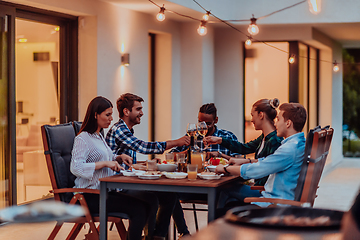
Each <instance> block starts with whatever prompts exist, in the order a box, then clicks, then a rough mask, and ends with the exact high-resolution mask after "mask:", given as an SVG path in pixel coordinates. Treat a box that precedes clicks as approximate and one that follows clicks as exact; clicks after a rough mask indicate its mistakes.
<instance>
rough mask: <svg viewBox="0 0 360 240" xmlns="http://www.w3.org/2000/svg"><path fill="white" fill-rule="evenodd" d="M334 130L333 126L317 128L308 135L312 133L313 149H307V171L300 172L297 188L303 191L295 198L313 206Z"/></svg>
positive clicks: (305, 164)
mask: <svg viewBox="0 0 360 240" xmlns="http://www.w3.org/2000/svg"><path fill="white" fill-rule="evenodd" d="M333 132H334V129H332V128H322V129H315V130H314V131H313V132H312V133H311V134H310V133H309V136H308V137H310V138H311V135H312V139H309V142H310V141H311V142H312V143H311V149H309V147H308V148H307V149H305V158H304V165H303V166H305V168H306V171H303V169H302V172H301V173H300V176H299V179H298V186H297V189H296V190H299V189H298V188H301V193H300V194H299V191H298V192H296V193H297V194H299V195H295V200H298V201H300V202H303V203H310V205H311V206H313V205H314V201H315V198H316V197H317V196H316V191H317V189H318V184H319V181H320V178H321V174H322V172H323V170H324V166H325V162H326V158H327V155H328V153H329V149H330V144H331V140H332V135H333ZM305 148H306V147H305ZM309 151H310V152H309ZM309 153H310V154H309ZM304 173H305V174H304Z"/></svg>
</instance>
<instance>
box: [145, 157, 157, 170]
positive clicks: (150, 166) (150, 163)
mask: <svg viewBox="0 0 360 240" xmlns="http://www.w3.org/2000/svg"><path fill="white" fill-rule="evenodd" d="M146 170H148V171H156V159H152V160H150V159H148V160H146Z"/></svg>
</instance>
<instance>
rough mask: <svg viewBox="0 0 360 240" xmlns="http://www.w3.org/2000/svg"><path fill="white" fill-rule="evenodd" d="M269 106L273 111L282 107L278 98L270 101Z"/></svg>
mask: <svg viewBox="0 0 360 240" xmlns="http://www.w3.org/2000/svg"><path fill="white" fill-rule="evenodd" d="M269 104H270V106H271V107H272V108H273V109H276V108H277V107H278V106H279V105H280V101H279V99H277V98H273V99H270V100H269Z"/></svg>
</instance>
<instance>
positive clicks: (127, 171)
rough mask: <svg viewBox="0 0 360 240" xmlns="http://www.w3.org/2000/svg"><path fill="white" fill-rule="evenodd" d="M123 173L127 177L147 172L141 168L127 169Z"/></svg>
mask: <svg viewBox="0 0 360 240" xmlns="http://www.w3.org/2000/svg"><path fill="white" fill-rule="evenodd" d="M121 173H122V175H124V176H125V177H133V176H137V175H136V174H139V175H142V174H144V173H145V171H141V170H132V171H130V170H125V171H121Z"/></svg>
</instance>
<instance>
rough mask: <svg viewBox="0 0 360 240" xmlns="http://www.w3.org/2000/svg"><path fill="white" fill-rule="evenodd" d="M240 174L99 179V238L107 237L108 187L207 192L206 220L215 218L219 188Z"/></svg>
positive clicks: (230, 182) (120, 176)
mask: <svg viewBox="0 0 360 240" xmlns="http://www.w3.org/2000/svg"><path fill="white" fill-rule="evenodd" d="M241 180H242V178H241V177H240V176H222V177H221V178H220V179H212V180H205V179H200V178H199V177H198V178H197V179H196V180H188V179H187V178H183V179H172V178H166V177H165V176H161V177H158V178H156V179H140V178H138V177H136V176H122V175H114V176H110V177H105V178H101V179H100V213H99V214H100V240H105V239H107V228H106V226H107V224H106V222H107V221H106V220H107V212H106V199H107V194H108V189H109V188H111V189H128V190H140V191H158V192H181V193H203V194H207V203H208V222H211V221H213V220H214V219H215V210H216V204H217V195H218V193H219V191H220V190H221V189H224V188H227V187H229V186H231V185H232V184H233V183H235V182H237V181H241Z"/></svg>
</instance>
